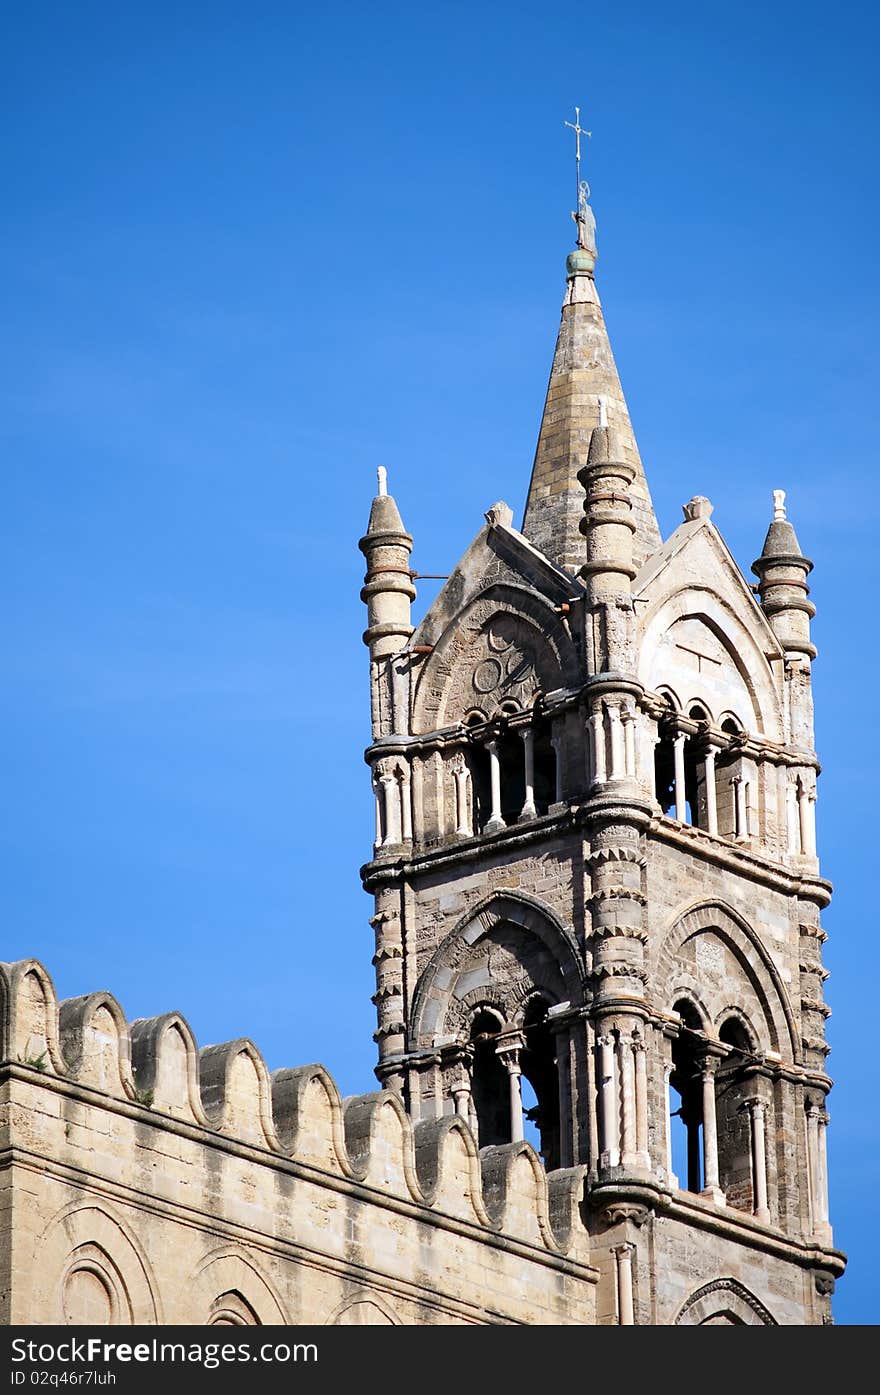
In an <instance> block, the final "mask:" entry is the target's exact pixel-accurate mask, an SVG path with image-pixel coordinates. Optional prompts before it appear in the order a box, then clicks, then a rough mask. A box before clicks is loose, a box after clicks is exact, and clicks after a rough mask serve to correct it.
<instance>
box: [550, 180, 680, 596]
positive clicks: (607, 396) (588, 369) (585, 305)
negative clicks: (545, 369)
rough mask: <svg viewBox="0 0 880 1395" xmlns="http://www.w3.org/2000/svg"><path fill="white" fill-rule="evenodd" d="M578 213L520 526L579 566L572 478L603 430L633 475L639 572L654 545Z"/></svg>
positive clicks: (650, 510)
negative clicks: (612, 435)
mask: <svg viewBox="0 0 880 1395" xmlns="http://www.w3.org/2000/svg"><path fill="white" fill-rule="evenodd" d="M585 212H586V213H589V208H588V206H587V207H586V208H583V207H582V209H581V216H580V217H579V219H578V226H579V231H580V236H579V238H578V242H579V244H580V245H579V247H578V249H577V250H576V251H574V252H572V253H571V254H570V255H569V257H568V261H567V264H566V265H567V273H568V280H567V285H566V291H565V300H564V301H563V305H562V323H561V324H560V326H559V337H558V339H557V341H556V353H555V354H554V357H553V367H552V369H551V372H550V383H549V385H548V388H547V398H546V402H545V404H544V416H543V420H542V422H541V431H540V435H539V437H538V448H537V450H536V452H535V463H534V466H533V467H532V478H531V483H530V484H529V493H528V499H527V500H526V510H525V517H524V519H523V527H522V531H523V533H524V534H525V536H526V537H527V538H528V539H529V541H530V542H532V543H533V544H534V545H535V547H537V548H539V549H540V550H541V552H543V553H544V555H545V556H546V557H548V558H549V559H550V560H551V561H552V562H555V563H556V565H557V566H560V567H564V568H565V570H566V571H570V572H576V571H577V570H578V569H579V567H580V566H581V565H582V563H583V562H584V561H585V560H586V540H585V539H584V537H583V535H582V534H581V532H580V530H579V528H578V524H579V522H580V520H581V518H582V516H583V503H584V491H583V486H582V485H580V484H579V483H578V478H577V472H578V470H579V469H581V468H582V467H583V466H584V465H585V464H586V460H587V451H588V449H589V445H590V433H591V432H592V430H593V428H594V427H595V426H600V425H601V426H605V425H607V426H609V427H611V428H613V429H614V430H615V431H616V432H617V433H618V435H619V437H620V441H621V445H622V447H623V458H624V460H626V461H627V462H628V463H629V464H631V465H632V466H633V467H634V469H635V472H636V473H635V478H634V480H633V483H632V485H631V486H630V495H631V498H632V503H633V513H632V517H633V522H634V523H635V525H636V533H635V537H634V538H633V562H634V564H635V566H636V567H641V565H642V563H643V562H644V561H645V560H646V558H648V557H649V556H650V555H651V553H652V552H654V551H655V550H656V549H657V548H658V547H659V546H660V541H661V539H660V530H659V529H658V527H657V519H656V517H655V515H654V506H653V504H652V503H651V495H650V492H649V490H648V482H647V480H646V479H645V472H644V470H643V468H642V462H641V458H640V456H639V448H638V446H637V445H636V439H635V436H634V434H633V429H632V423H631V422H630V419H629V411H628V410H627V405H626V399H625V397H624V395H623V389H622V388H621V386H620V378H619V377H618V374H617V367H616V365H615V362H614V355H613V354H612V352H611V344H610V342H609V339H608V332H607V330H606V328H605V321H604V318H603V316H602V306H601V304H600V302H599V295H598V292H597V290H596V283H595V281H594V279H593V267H594V265H595V260H596V251H595V244H594V243H593V236H592V234H593V221H592V216H590V218H589V222H588V223H587V222H586V220H585V219H584V217H583V215H584V213H585Z"/></svg>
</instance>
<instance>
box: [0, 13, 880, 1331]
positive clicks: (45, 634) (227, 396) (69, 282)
mask: <svg viewBox="0 0 880 1395" xmlns="http://www.w3.org/2000/svg"><path fill="white" fill-rule="evenodd" d="M878 27H880V25H878V20H877V17H876V11H874V10H871V9H869V8H868V7H867V6H864V5H861V4H853V3H848V0H843V3H842V4H838V5H837V6H835V8H834V11H833V14H829V12H828V10H827V7H823V6H819V5H818V4H814V3H810V2H809V0H808V3H805V4H804V3H802V4H798V5H794V4H787V3H776V4H772V5H770V6H766V5H754V4H748V3H746V4H744V5H739V6H737V7H721V6H706V5H705V4H701V5H697V4H680V5H678V6H675V7H673V8H672V9H670V8H669V7H661V6H656V5H650V4H639V3H635V4H630V5H628V6H626V7H621V6H619V5H614V4H605V3H600V4H594V5H590V6H582V7H562V6H560V7H557V8H556V9H551V8H549V7H547V6H539V5H525V4H515V3H514V4H510V3H507V4H494V3H483V4H480V3H477V4H469V5H466V4H457V3H451V4H444V5H440V6H435V7H422V8H419V7H413V6H410V5H393V4H378V5H376V6H373V7H372V8H367V7H364V6H362V5H354V4H350V3H346V2H345V0H343V3H340V4H337V5H335V6H333V7H332V8H331V7H316V6H309V7H306V6H296V5H290V4H270V3H260V0H254V3H251V4H249V5H247V6H245V5H241V4H217V3H212V4H211V5H208V4H187V3H175V4H174V5H171V4H167V3H153V4H150V5H149V6H147V5H138V4H131V5H124V6H119V5H110V4H107V3H97V2H96V3H91V4H90V3H83V4H79V5H77V6H69V5H63V4H57V3H55V4H53V3H45V4H42V5H40V6H29V7H18V8H17V10H16V12H15V13H12V12H11V11H10V12H9V13H8V14H7V16H6V24H5V29H6V51H7V65H6V72H5V74H4V96H3V99H2V101H3V107H4V108H5V110H4V112H3V123H2V126H3V132H4V135H3V153H2V158H3V171H2V174H3V184H4V188H5V190H6V206H7V212H6V218H5V226H4V229H3V231H2V239H3V256H4V261H5V264H6V267H7V270H8V273H9V275H8V285H7V289H6V297H5V298H6V330H7V332H6V335H5V342H4V344H3V347H2V350H0V352H2V363H0V395H2V411H0V423H2V425H0V430H2V435H3V447H4V458H5V461H6V466H5V469H4V481H5V500H4V507H3V510H2V518H0V528H2V532H3V537H2V546H0V555H2V566H3V569H4V578H3V580H4V587H5V594H6V597H7V602H8V604H7V607H6V611H7V618H6V627H7V628H6V636H5V643H4V650H5V659H6V665H5V668H6V679H5V682H4V684H3V685H2V696H0V701H2V720H3V727H4V731H5V735H6V743H5V746H6V751H5V779H4V784H5V793H6V798H5V800H4V819H3V838H2V849H3V864H4V865H3V883H4V886H5V890H6V908H5V924H6V931H5V946H4V950H3V957H4V958H6V959H15V958H19V957H23V956H25V955H30V954H35V955H37V956H39V957H40V958H42V959H43V960H44V961H45V962H46V964H47V966H48V967H49V969H50V971H51V972H52V973H53V975H54V977H55V980H56V983H57V986H58V989H59V992H60V993H61V995H62V996H69V995H73V994H78V993H82V992H85V991H89V990H91V989H94V988H98V987H104V988H109V989H111V990H112V991H113V992H115V993H116V995H117V996H118V998H119V999H120V1001H121V1002H122V1004H123V1007H124V1008H125V1011H126V1012H127V1014H128V1015H129V1016H130V1017H135V1016H144V1015H152V1014H155V1013H158V1012H161V1011H165V1010H167V1009H170V1008H174V1007H177V1008H180V1009H181V1010H182V1011H183V1012H184V1013H185V1015H186V1016H187V1018H188V1019H189V1021H190V1022H191V1024H192V1025H193V1028H194V1030H195V1032H196V1034H197V1036H198V1038H199V1040H200V1041H201V1042H202V1043H205V1044H207V1043H208V1042H212V1041H218V1040H224V1039H226V1038H230V1037H236V1036H240V1035H249V1036H251V1037H252V1038H253V1039H254V1040H255V1041H256V1042H257V1043H258V1045H259V1046H260V1047H261V1049H262V1050H263V1052H264V1054H265V1056H266V1058H267V1060H268V1063H269V1065H270V1067H272V1068H274V1067H276V1066H280V1065H293V1064H298V1063H303V1062H305V1061H308V1060H313V1059H319V1060H322V1061H324V1063H325V1064H326V1065H327V1066H328V1067H329V1068H330V1069H331V1070H332V1072H333V1073H334V1075H335V1076H336V1078H337V1080H338V1081H339V1083H340V1085H341V1087H342V1089H343V1091H344V1092H345V1093H351V1092H354V1091H360V1090H367V1089H370V1088H372V1087H373V1084H374V1081H373V1076H372V1066H373V1062H374V1055H373V1043H372V1040H371V1033H372V1030H373V1027H374V1020H373V1009H372V1007H371V1004H370V1001H369V998H370V993H371V992H372V990H373V986H374V985H373V982H372V969H371V966H370V956H371V952H372V946H371V932H370V930H369V927H368V924H367V918H368V916H369V914H370V906H369V903H368V901H367V898H366V897H365V896H364V894H363V892H362V891H361V890H360V886H359V882H358V877H357V869H358V866H359V865H360V863H361V862H363V861H364V860H366V858H367V857H368V856H369V853H370V839H371V829H372V817H373V814H372V796H371V792H370V789H369V782H368V779H367V772H366V768H365V767H364V765H363V763H362V759H361V753H362V750H363V747H364V745H365V744H366V742H367V740H368V737H369V702H368V691H367V655H366V650H365V649H364V648H363V646H362V644H361V639H360V636H361V631H362V629H363V626H364V615H363V607H362V605H361V602H360V600H359V597H358V591H359V587H360V584H361V580H362V575H363V567H362V563H363V559H362V557H361V555H360V554H359V552H358V550H357V546H356V543H357V539H358V537H359V536H360V535H361V533H362V532H363V529H364V526H365V524H366V519H367V514H368V511H369V503H370V497H371V495H372V492H373V482H374V479H375V475H374V471H375V467H376V465H377V464H379V463H384V464H385V465H387V467H388V469H389V475H390V480H391V485H392V489H393V491H394V493H395V494H396V497H397V499H398V502H399V504H400V507H401V509H402V512H403V516H404V519H405V521H406V523H407V526H408V527H409V528H410V530H411V531H412V532H413V533H414V535H415V540H416V541H415V551H414V565H415V566H416V567H417V568H418V569H420V570H422V571H437V572H445V571H448V570H449V569H450V567H451V565H452V564H453V563H454V561H455V560H456V558H457V557H458V555H459V554H460V553H461V552H462V551H463V550H464V548H465V546H466V545H467V543H468V542H469V541H470V539H471V537H472V536H473V534H474V533H476V532H477V530H478V529H479V527H480V525H481V522H482V513H483V510H484V509H485V508H486V507H488V506H489V505H490V504H491V503H493V502H494V501H495V500H496V499H498V498H499V497H502V498H505V499H506V500H507V501H508V502H509V503H510V504H511V506H512V507H513V508H514V509H515V510H516V511H517V514H519V513H520V511H521V508H522V505H523V502H524V496H525V489H526V486H527V483H528V477H529V471H530V467H531V458H532V453H533V450H534V443H535V438H536V433H537V429H538V424H539V421H540V413H541V406H542V401H543V393H544V389H545V386H546V380H547V373H548V371H549V366H550V359H551V355H552V350H553V343H554V339H555V333H556V328H557V323H558V309H559V303H560V299H561V294H562V288H563V279H564V258H565V254H566V252H567V251H568V249H569V246H570V244H571V233H572V228H571V223H570V220H569V216H568V215H569V209H570V207H571V202H572V183H573V175H572V168H571V150H570V144H569V133H568V132H566V131H565V130H564V127H563V125H562V123H563V120H564V119H566V118H570V116H571V109H572V107H573V106H574V104H575V103H576V102H577V103H579V104H580V106H581V107H582V109H583V114H584V120H585V124H586V125H587V126H588V127H590V128H591V129H592V131H593V139H592V141H591V142H589V143H588V147H587V150H586V166H585V171H586V173H587V174H588V177H589V179H590V181H591V184H592V188H593V205H594V209H595V212H596V217H597V221H598V236H599V249H600V262H599V268H598V276H599V284H600V288H601V293H602V296H603V301H604V303H605V308H606V313H607V317H608V321H609V326H610V330H611V334H612V339H613V343H614V348H615V353H616V356H617V361H618V367H619V369H620V372H621V376H622V379H623V383H624V389H625V391H626V393H627V397H628V400H629V405H630V409H631V413H632V416H633V420H634V424H635V427H636V431H637V434H638V437H639V441H640V445H641V449H642V455H643V458H644V460H645V464H646V468H647V471H648V475H649V480H650V483H651V487H652V490H653V493H654V499H655V504H656V507H657V512H658V516H659V518H660V523H661V527H662V529H663V532H664V534H668V533H669V532H670V531H671V530H672V529H673V527H675V526H676V524H677V522H678V521H679V519H680V517H681V514H680V505H681V503H682V502H683V501H684V500H686V499H688V498H689V497H690V496H691V495H692V494H694V493H705V494H708V495H709V497H710V498H711V499H712V501H713V503H714V505H715V514H714V520H715V522H717V523H718V525H719V527H720V528H721V530H722V532H723V533H724V535H725V537H726V539H727V541H728V542H729V544H730V545H731V547H732V549H733V551H734V553H735V555H736V556H737V558H738V559H739V561H740V563H741V565H742V566H743V567H744V568H746V569H747V568H748V565H749V563H750V562H751V561H752V559H753V557H754V556H755V555H756V554H757V553H758V551H759V550H760V545H761V542H762V539H763V536H764V532H765V531H766V526H767V523H768V521H769V517H770V491H771V489H773V488H774V487H777V486H778V487H784V488H786V489H787V490H788V491H789V506H790V516H791V517H792V519H793V521H794V522H795V525H796V527H797V529H798V533H799V536H800V539H801V543H802V546H803V548H804V550H805V552H807V553H808V554H809V555H810V556H811V557H812V558H813V559H814V561H815V562H816V570H815V573H814V577H813V581H814V589H813V598H814V600H815V601H816V603H817V605H818V608H819V610H818V615H817V617H816V621H815V624H814V636H815V638H816V642H817V643H818V645H819V648H820V651H821V653H820V658H819V660H818V662H817V664H816V668H815V691H816V703H817V731H818V744H819V749H820V755H821V757H822V759H823V762H824V765H825V772H824V774H823V776H822V779H821V783H820V804H819V824H820V851H821V855H822V867H823V871H824V872H825V874H826V875H828V876H830V877H831V878H832V879H833V880H834V881H835V883H836V887H837V892H836V897H835V900H834V902H833V904H832V907H831V909H830V910H829V911H828V912H827V913H826V916H825V926H826V929H827V930H828V931H829V935H830V940H829V943H828V945H827V947H826V963H827V965H828V966H829V967H830V969H831V970H832V977H831V979H830V980H829V983H828V985H827V995H828V1000H829V1002H830V1004H831V1006H832V1008H833V1011H834V1015H833V1017H832V1018H831V1020H830V1022H829V1028H828V1033H829V1038H830V1041H831V1043H832V1046H833V1048H834V1050H833V1055H832V1056H831V1059H830V1068H831V1071H832V1074H833V1075H834V1076H835V1078H836V1079H837V1081H838V1083H837V1085H836V1087H835V1090H834V1093H833V1095H832V1097H831V1112H832V1116H833V1122H832V1127H831V1131H830V1147H831V1182H832V1218H833V1220H834V1222H835V1228H836V1237H837V1240H838V1243H839V1244H840V1245H841V1246H842V1247H843V1248H845V1249H847V1250H848V1251H849V1254H850V1270H849V1272H848V1274H847V1276H846V1277H845V1278H844V1280H843V1281H842V1283H841V1284H840V1285H839V1288H838V1294H837V1296H836V1298H835V1312H836V1317H837V1320H838V1321H839V1322H875V1321H876V1320H877V1301H876V1290H875V1292H874V1293H872V1291H871V1290H872V1262H873V1258H874V1255H875V1253H876V1248H877V1245H878V1241H880V1235H878V1221H877V1219H876V1216H875V1214H874V1209H876V1208H874V1209H872V1208H871V1207H870V1205H866V1196H867V1194H868V1188H869V1186H870V1185H871V1183H872V1181H873V1182H876V1166H875V1162H874V1159H875V1157H876V1154H877V1149H878V1146H880V1137H878V1123H877V1110H876V1107H875V1102H874V1101H875V1093H876V1092H875V1088H874V1069H873V1067H874V1055H875V1049H876V1048H875V1042H874V1038H873V1035H872V1034H871V1033H870V1031H869V1024H870V1023H871V1022H872V1020H873V1016H874V1012H873V1010H872V1005H871V1003H870V1001H869V999H868V993H869V985H871V983H872V981H875V979H876V971H877V968H878V963H877V961H878V951H877V937H876V931H875V926H874V923H873V921H874V916H873V892H874V879H873V864H874V858H873V856H872V855H871V850H870V846H869V843H868V837H867V836H866V835H867V831H868V830H869V829H870V828H871V824H872V822H873V818H874V809H873V804H874V802H875V801H874V799H872V798H871V796H872V795H874V792H875V790H876V788H877V781H878V776H880V771H878V768H877V765H878V762H877V751H876V740H875V735H874V727H875V725H876V723H875V722H874V721H873V718H872V715H871V700H870V694H871V693H872V692H873V691H874V690H875V684H876V681H877V642H876V624H875V616H876V608H875V607H876V604H877V597H876V568H875V566H874V564H873V561H874V556H875V553H876V541H875V539H876V533H877V529H878V525H880V495H878V490H877V481H876V463H875V442H876V440H877V437H878V421H877V417H878V400H880V398H878V393H877V386H876V384H877V369H878V349H877V340H876V334H875V333H874V325H875V324H876V316H877V271H876V249H875V243H876V228H877V226H878V217H877V212H878V210H877V192H876V178H875V170H876V146H877V137H878V121H877V110H876V96H875V71H874V68H873V57H872V55H873V54H874V53H875V52H876V48H877V41H878V37H880V36H878V33H877V30H878ZM433 594H434V592H433V590H432V589H431V584H430V583H426V584H425V585H424V586H423V588H422V590H421V592H420V596H419V601H418V603H417V609H418V613H421V610H422V609H423V608H424V605H425V604H426V603H427V602H428V601H429V600H430V599H431V597H432V595H433Z"/></svg>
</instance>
